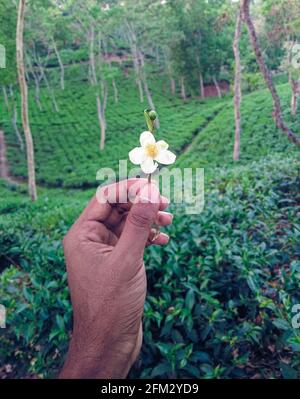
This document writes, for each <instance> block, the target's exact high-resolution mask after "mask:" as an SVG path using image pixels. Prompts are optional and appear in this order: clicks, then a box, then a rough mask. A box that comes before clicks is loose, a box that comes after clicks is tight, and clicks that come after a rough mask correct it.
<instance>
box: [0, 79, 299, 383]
mask: <svg viewBox="0 0 300 399" xmlns="http://www.w3.org/2000/svg"><path fill="white" fill-rule="evenodd" d="M67 83H68V84H67V88H66V90H65V91H64V92H57V101H58V104H59V108H60V112H59V113H54V112H53V109H52V105H51V102H50V100H49V98H48V97H47V95H46V91H45V90H44V89H42V102H43V105H44V109H43V111H42V112H40V111H37V109H36V107H35V103H34V100H33V98H32V97H31V100H30V101H31V107H30V108H31V121H32V130H33V134H34V140H35V143H36V155H37V167H38V171H37V172H38V181H39V184H40V187H39V199H38V201H37V202H36V203H31V202H30V201H29V199H28V197H27V195H26V187H25V186H22V185H21V186H19V185H14V184H12V183H11V182H5V181H0V197H1V199H2V200H1V202H0V272H1V274H0V298H1V303H3V304H4V305H5V306H6V308H7V329H6V330H5V333H3V331H1V335H0V364H2V365H4V366H3V367H0V378H2V377H3V378H9V377H41V378H45V377H52V376H55V375H56V373H57V371H58V369H59V368H60V366H61V364H62V362H63V359H64V355H65V353H66V349H67V345H68V340H69V332H70V330H71V324H72V319H71V307H70V302H69V292H68V288H67V283H66V272H65V265H64V258H63V252H62V245H61V240H62V237H63V236H64V234H65V233H66V232H67V230H68V228H69V227H70V225H71V224H72V223H73V221H74V220H75V219H76V218H77V216H78V215H79V214H80V212H81V211H82V209H83V208H84V206H85V204H86V203H87V201H88V200H89V198H90V197H91V196H92V195H93V193H94V188H90V189H86V187H87V186H93V185H95V173H96V170H97V169H98V168H99V167H101V166H110V167H115V166H116V165H117V162H118V160H119V159H120V158H124V159H126V158H127V153H128V150H129V149H131V148H132V147H133V146H134V145H136V144H137V141H138V135H139V133H140V131H141V130H142V129H144V121H143V114H142V111H143V108H144V106H141V104H140V103H139V101H138V99H137V92H136V88H135V86H134V83H133V82H132V81H131V80H125V81H122V82H121V83H120V84H119V87H120V102H119V104H114V103H113V102H110V103H109V106H108V133H107V144H106V148H105V150H104V151H103V152H101V153H100V151H99V149H98V142H99V131H98V124H97V117H96V113H95V108H94V97H93V94H92V92H91V91H90V90H89V89H88V86H87V84H86V83H85V82H83V81H82V80H79V81H77V82H74V81H72V80H69V81H68V82H67ZM164 84H165V83H164V82H161V81H159V80H157V81H155V80H152V84H151V88H153V93H154V101H155V103H156V104H157V108H158V110H159V114H160V118H161V133H160V134H161V137H162V138H167V139H168V141H169V142H170V143H171V145H172V147H173V149H175V151H176V152H177V154H178V155H179V158H178V161H177V163H176V165H180V166H181V167H185V166H193V167H205V172H206V174H207V176H208V179H207V184H206V188H205V190H206V192H205V195H206V201H205V209H204V211H203V212H202V213H201V214H197V215H186V214H185V213H184V209H182V208H181V207H178V208H177V207H175V206H172V207H171V211H172V212H174V215H175V217H174V225H173V226H172V227H169V228H168V233H169V234H170V236H171V241H170V244H169V245H168V246H167V247H165V248H155V247H153V248H149V249H148V250H147V257H146V265H147V273H148V297H147V302H146V306H145V317H144V330H145V333H144V344H143V349H142V353H141V358H140V360H139V361H138V362H137V364H136V365H135V367H134V369H133V370H132V371H131V376H133V377H147V378H153V377H169V378H171V377H197V378H216V377H222V378H242V377H243V378H277V377H278V378H300V361H299V350H300V335H299V329H295V328H293V327H292V319H293V316H294V314H293V311H292V308H293V305H294V304H297V303H299V302H300V297H299V292H300V291H299V276H300V248H299V238H300V198H299V192H300V179H299V176H300V163H299V150H298V149H297V148H296V147H294V146H293V145H291V144H290V143H289V142H288V140H287V139H286V138H285V137H284V136H282V134H281V133H280V132H278V131H277V129H276V128H275V127H274V123H273V121H272V119H271V100H270V97H269V95H268V93H267V92H266V91H260V92H255V93H253V94H250V95H247V96H245V97H244V101H243V136H242V146H241V147H242V148H241V161H240V162H239V163H238V164H233V162H232V160H231V154H232V147H233V132H234V125H233V110H232V101H231V99H230V98H229V97H227V98H225V99H223V100H221V101H219V100H215V99H212V100H209V101H206V102H201V101H199V100H188V101H187V102H186V103H182V102H181V101H180V100H178V99H172V98H171V97H170V96H169V95H168V94H167V91H166V90H164V89H161V87H162V88H163V87H164ZM280 95H281V98H282V101H283V104H284V114H285V117H286V119H287V120H288V121H289V124H290V125H291V126H293V128H294V129H295V130H296V131H298V132H299V131H300V117H299V115H298V117H297V119H296V120H294V121H293V120H291V119H290V117H289V108H288V106H289V89H288V86H287V85H281V86H280ZM70 98H72V101H70ZM0 126H1V127H2V128H3V129H4V130H5V135H6V140H7V145H8V161H9V166H10V171H11V173H13V174H15V175H16V176H23V177H24V176H26V165H25V161H24V156H20V151H19V149H18V147H17V141H16V137H15V134H14V132H13V130H12V127H11V124H10V122H9V115H8V113H7V112H6V111H4V112H3V111H2V113H1V124H0ZM50 186H52V188H51V187H50ZM58 186H62V187H58ZM80 187H81V188H85V189H79V188H80Z"/></svg>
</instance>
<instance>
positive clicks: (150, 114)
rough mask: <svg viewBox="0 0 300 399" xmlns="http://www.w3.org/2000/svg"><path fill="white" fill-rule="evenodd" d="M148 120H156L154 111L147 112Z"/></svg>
mask: <svg viewBox="0 0 300 399" xmlns="http://www.w3.org/2000/svg"><path fill="white" fill-rule="evenodd" d="M149 118H150V119H151V120H152V121H155V119H156V118H157V114H156V112H155V111H150V112H149Z"/></svg>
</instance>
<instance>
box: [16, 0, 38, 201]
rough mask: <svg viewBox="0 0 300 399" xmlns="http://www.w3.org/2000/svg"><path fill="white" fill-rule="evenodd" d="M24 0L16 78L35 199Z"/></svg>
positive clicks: (23, 3) (29, 177)
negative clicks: (25, 47) (25, 50)
mask: <svg viewBox="0 0 300 399" xmlns="http://www.w3.org/2000/svg"><path fill="white" fill-rule="evenodd" d="M25 9H26V0H20V1H19V8H18V19H17V33H16V53H17V69H18V79H19V85H20V92H21V103H22V104H21V105H22V124H23V129H24V134H25V141H26V151H27V167H28V190H29V195H30V198H31V200H32V201H36V199H37V189H36V181H35V162H34V146H33V140H32V135H31V130H30V124H29V116H28V87H27V83H26V78H25V66H24V20H25Z"/></svg>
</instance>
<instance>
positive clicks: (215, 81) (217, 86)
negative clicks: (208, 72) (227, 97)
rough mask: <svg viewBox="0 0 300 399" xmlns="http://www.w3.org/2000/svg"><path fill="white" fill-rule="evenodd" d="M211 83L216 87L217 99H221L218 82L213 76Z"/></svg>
mask: <svg viewBox="0 0 300 399" xmlns="http://www.w3.org/2000/svg"><path fill="white" fill-rule="evenodd" d="M213 82H214V85H215V87H216V90H217V93H218V97H219V98H222V92H221V89H220V86H219V83H218V81H217V79H216V77H215V76H213Z"/></svg>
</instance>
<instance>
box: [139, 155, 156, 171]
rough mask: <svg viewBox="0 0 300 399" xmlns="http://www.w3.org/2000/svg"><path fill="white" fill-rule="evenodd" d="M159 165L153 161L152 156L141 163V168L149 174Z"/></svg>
mask: <svg viewBox="0 0 300 399" xmlns="http://www.w3.org/2000/svg"><path fill="white" fill-rule="evenodd" d="M157 167H158V164H157V163H156V162H154V161H153V159H152V158H147V159H146V160H145V161H144V162H142V164H141V169H142V171H143V172H144V173H146V174H147V175H149V174H150V173H153V172H154V171H155V170H156V168H157Z"/></svg>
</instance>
